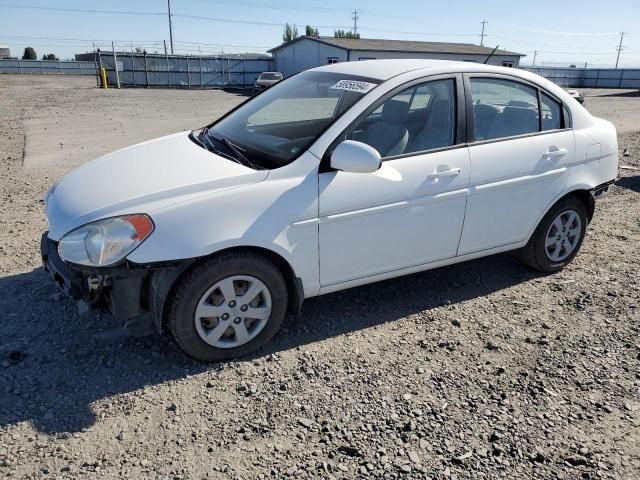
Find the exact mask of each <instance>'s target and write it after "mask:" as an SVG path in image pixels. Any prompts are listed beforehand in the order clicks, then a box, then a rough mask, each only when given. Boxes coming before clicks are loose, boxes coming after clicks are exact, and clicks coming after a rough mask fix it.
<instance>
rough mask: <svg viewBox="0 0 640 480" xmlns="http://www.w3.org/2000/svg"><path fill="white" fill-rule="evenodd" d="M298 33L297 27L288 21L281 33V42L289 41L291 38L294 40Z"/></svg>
mask: <svg viewBox="0 0 640 480" xmlns="http://www.w3.org/2000/svg"><path fill="white" fill-rule="evenodd" d="M299 36H300V35H298V27H296V26H295V25H293V26H292V25H289V24H288V23H287V24H285V26H284V32H283V33H282V41H283V42H285V43H286V42H290V41H291V40H294V39H296V38H298V37H299Z"/></svg>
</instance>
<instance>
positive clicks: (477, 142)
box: [41, 60, 618, 361]
mask: <svg viewBox="0 0 640 480" xmlns="http://www.w3.org/2000/svg"><path fill="white" fill-rule="evenodd" d="M617 163H618V147H617V139H616V131H615V128H614V127H613V125H612V124H611V123H609V122H607V121H605V120H601V119H598V118H595V117H593V116H592V115H591V114H590V113H589V112H587V111H586V110H585V109H584V108H582V107H581V106H580V105H579V104H577V103H576V102H574V101H572V100H571V97H570V96H569V94H567V92H565V91H564V90H563V89H562V88H560V87H558V86H556V85H554V84H553V83H551V82H549V81H547V80H545V79H543V78H541V77H539V76H537V75H535V74H532V73H529V72H525V71H523V70H517V69H512V68H502V67H494V66H488V65H477V64H470V63H458V62H447V61H424V60H374V61H361V62H346V63H339V64H334V65H329V66H324V67H321V68H316V69H313V70H308V71H305V72H302V73H300V74H298V75H294V76H292V77H290V78H288V79H286V80H284V81H282V82H281V83H279V84H277V85H275V86H273V87H272V88H270V89H268V90H266V91H264V92H263V93H261V94H259V95H257V96H255V97H253V98H251V99H249V100H248V101H247V102H245V103H243V104H242V105H240V106H238V107H236V108H235V109H234V110H232V111H231V112H229V113H228V114H226V115H225V116H224V117H222V118H220V119H219V120H216V121H215V122H214V123H212V124H211V125H209V126H207V127H205V128H201V129H199V130H194V131H192V132H181V133H176V134H173V135H169V136H166V137H163V138H159V139H156V140H151V141H148V142H144V143H141V144H138V145H134V146H132V147H129V148H125V149H123V150H120V151H117V152H114V153H111V154H108V155H105V156H103V157H100V158H98V159H96V160H94V161H92V162H90V163H87V164H86V165H84V166H82V167H80V168H79V169H77V170H75V171H74V172H72V173H70V174H69V175H67V176H66V177H65V178H64V179H62V180H61V181H60V182H59V183H58V184H57V185H55V186H54V187H53V188H52V189H51V191H50V192H48V194H47V196H46V210H47V217H48V221H49V231H48V232H46V233H45V234H44V235H43V238H42V246H41V249H42V257H43V260H44V265H45V268H47V269H48V270H49V271H50V272H51V274H52V275H53V277H54V279H55V280H56V282H57V283H58V284H60V286H62V288H63V289H64V290H65V291H66V292H67V293H68V294H70V295H71V296H72V297H73V298H75V299H76V300H78V301H81V302H85V303H87V304H89V305H91V306H95V307H104V306H106V307H108V308H109V309H110V310H111V312H112V313H113V315H114V316H115V317H116V318H118V319H122V320H127V319H132V318H142V317H141V316H148V317H150V318H152V319H153V320H154V321H155V324H156V325H157V327H158V329H159V330H160V331H169V332H171V334H172V335H173V337H174V338H175V340H176V342H177V343H178V345H180V347H181V348H182V349H183V350H184V351H185V352H187V353H188V354H189V355H191V356H193V357H195V358H197V359H200V360H204V361H219V360H225V359H229V358H233V357H237V356H241V355H246V354H248V353H250V352H253V351H255V350H256V349H258V348H259V347H261V346H262V345H264V344H265V343H266V342H267V341H268V340H269V339H270V338H271V337H272V336H273V335H274V334H275V333H276V332H277V331H278V328H279V327H280V324H281V323H282V320H283V318H284V317H285V314H286V313H287V312H298V311H299V310H300V308H301V305H302V302H303V301H304V299H306V298H309V297H314V296H317V295H322V294H325V293H328V292H335V291H337V290H342V289H346V288H350V287H354V286H357V285H363V284H367V283H371V282H376V281H379V280H384V279H387V278H391V277H396V276H400V275H405V274H410V273H414V272H419V271H422V270H428V269H432V268H436V267H440V266H443V265H449V264H453V263H458V262H463V261H466V260H470V259H473V258H478V257H483V256H487V255H492V254H495V253H499V252H505V251H509V250H519V251H520V253H521V255H522V258H523V259H524V261H525V262H526V263H527V264H529V265H530V266H531V267H533V268H535V269H538V270H540V271H543V272H554V271H557V270H560V269H561V268H563V267H564V266H565V265H567V264H568V263H569V262H571V261H572V260H573V258H574V257H575V256H576V254H577V253H578V250H579V249H580V246H581V244H582V241H583V239H584V237H585V231H586V228H587V224H588V222H589V221H590V220H591V218H592V216H593V214H594V208H595V202H594V200H595V199H596V198H598V197H599V196H601V195H603V194H604V193H606V192H607V190H608V188H609V185H610V184H611V183H612V182H613V181H614V179H615V178H616V174H617ZM424 294H425V295H430V292H424Z"/></svg>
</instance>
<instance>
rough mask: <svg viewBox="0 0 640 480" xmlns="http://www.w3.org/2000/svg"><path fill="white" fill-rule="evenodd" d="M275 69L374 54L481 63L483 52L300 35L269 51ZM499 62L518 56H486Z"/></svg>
mask: <svg viewBox="0 0 640 480" xmlns="http://www.w3.org/2000/svg"><path fill="white" fill-rule="evenodd" d="M273 56H274V58H275V65H276V70H278V71H279V72H282V73H283V74H284V75H285V76H286V77H288V76H290V75H293V74H294V73H298V72H301V71H302V70H307V69H309V68H314V67H319V66H321V65H326V64H328V63H329V59H337V60H338V61H339V62H346V61H357V60H361V59H368V58H375V59H388V58H428V59H437V60H458V61H467V62H477V63H483V62H484V61H485V59H486V58H487V55H484V54H483V55H474V54H461V53H417V52H389V51H383V50H351V51H350V52H348V51H347V50H343V49H341V48H337V47H334V46H333V45H327V44H325V43H321V42H316V41H314V40H308V39H303V40H299V41H297V42H294V43H292V44H291V45H289V46H286V47H284V48H281V49H279V50H276V51H275V52H273ZM503 62H511V63H512V64H513V66H514V67H517V66H518V64H519V62H520V57H518V56H517V55H494V56H492V57H491V59H490V60H489V64H491V65H504V64H503Z"/></svg>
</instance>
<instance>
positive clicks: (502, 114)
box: [471, 78, 540, 140]
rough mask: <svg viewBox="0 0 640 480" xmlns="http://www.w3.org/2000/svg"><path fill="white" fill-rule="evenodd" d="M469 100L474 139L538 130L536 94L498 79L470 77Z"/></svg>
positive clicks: (510, 135) (521, 86)
mask: <svg viewBox="0 0 640 480" xmlns="http://www.w3.org/2000/svg"><path fill="white" fill-rule="evenodd" d="M471 99H472V101H473V118H474V129H475V139H476V140H491V139H494V138H503V137H512V136H514V135H524V134H527V133H535V132H539V131H540V119H539V112H538V91H537V90H536V89H535V88H533V87H530V86H528V85H524V84H522V83H519V82H514V81H511V80H502V79H498V78H472V79H471Z"/></svg>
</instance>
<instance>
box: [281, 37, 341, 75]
mask: <svg viewBox="0 0 640 480" xmlns="http://www.w3.org/2000/svg"><path fill="white" fill-rule="evenodd" d="M274 57H275V59H276V69H277V70H278V71H279V72H282V73H283V75H284V76H285V77H288V76H290V75H293V74H294V73H298V72H301V71H302V70H307V69H309V68H314V67H319V66H320V65H326V64H327V63H329V58H337V59H338V61H340V62H346V61H347V51H346V50H342V49H340V48H336V47H333V46H331V45H326V44H323V43H320V42H315V41H313V40H300V41H298V42H295V43H293V44H291V45H289V46H287V47H285V48H281V49H280V50H277V51H275V52H274Z"/></svg>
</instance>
